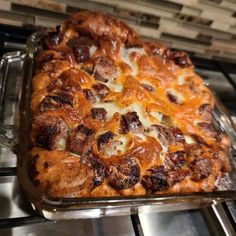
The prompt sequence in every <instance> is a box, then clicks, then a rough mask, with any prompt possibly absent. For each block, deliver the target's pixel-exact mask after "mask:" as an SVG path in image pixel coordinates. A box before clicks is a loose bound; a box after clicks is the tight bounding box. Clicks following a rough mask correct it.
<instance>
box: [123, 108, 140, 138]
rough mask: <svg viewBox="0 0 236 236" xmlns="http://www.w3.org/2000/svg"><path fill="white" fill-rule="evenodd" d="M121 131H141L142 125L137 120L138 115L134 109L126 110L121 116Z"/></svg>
mask: <svg viewBox="0 0 236 236" xmlns="http://www.w3.org/2000/svg"><path fill="white" fill-rule="evenodd" d="M120 125H121V131H122V133H124V134H126V133H128V132H130V131H131V132H142V131H143V129H144V127H143V125H142V123H141V121H140V120H139V117H138V115H137V113H136V112H135V111H133V112H128V113H126V114H125V115H122V116H121V121H120Z"/></svg>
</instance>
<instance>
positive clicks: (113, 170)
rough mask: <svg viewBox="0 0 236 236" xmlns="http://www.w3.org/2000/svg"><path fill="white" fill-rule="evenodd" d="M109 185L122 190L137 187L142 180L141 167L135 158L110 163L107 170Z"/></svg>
mask: <svg viewBox="0 0 236 236" xmlns="http://www.w3.org/2000/svg"><path fill="white" fill-rule="evenodd" d="M106 173H107V179H108V182H109V184H110V185H111V186H112V187H114V188H115V189H118V190H121V189H126V188H129V187H131V186H133V185H135V184H136V183H137V182H138V181H139V178H140V167H139V165H138V163H137V162H136V160H135V159H134V158H133V157H125V158H120V159H117V160H114V161H113V162H110V165H109V166H108V167H107V168H106Z"/></svg>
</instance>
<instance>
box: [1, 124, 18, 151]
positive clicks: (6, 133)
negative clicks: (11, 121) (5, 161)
mask: <svg viewBox="0 0 236 236" xmlns="http://www.w3.org/2000/svg"><path fill="white" fill-rule="evenodd" d="M14 133H15V127H14V125H4V124H1V127H0V147H4V148H7V149H10V150H11V151H13V152H15V151H16V145H17V143H18V139H17V137H16V136H15V134H14ZM13 134H14V135H13Z"/></svg>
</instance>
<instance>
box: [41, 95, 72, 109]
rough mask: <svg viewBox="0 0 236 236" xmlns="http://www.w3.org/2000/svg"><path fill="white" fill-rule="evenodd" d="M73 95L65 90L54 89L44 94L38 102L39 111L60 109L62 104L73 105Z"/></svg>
mask: <svg viewBox="0 0 236 236" xmlns="http://www.w3.org/2000/svg"><path fill="white" fill-rule="evenodd" d="M73 103H74V95H73V94H71V93H69V92H66V91H62V90H59V91H54V92H52V93H50V94H49V95H48V96H46V97H45V98H44V99H43V101H42V102H41V103H40V107H39V109H40V111H41V112H44V111H49V110H57V109H60V108H61V106H63V105H69V106H70V107H73V106H74V104H73Z"/></svg>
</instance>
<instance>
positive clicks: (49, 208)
mask: <svg viewBox="0 0 236 236" xmlns="http://www.w3.org/2000/svg"><path fill="white" fill-rule="evenodd" d="M44 34H45V33H43V32H37V33H35V34H33V35H32V36H31V37H30V38H29V39H28V42H27V50H26V52H22V53H19V55H18V56H19V57H21V58H22V60H23V62H24V76H23V78H22V81H21V82H20V83H19V106H18V109H19V112H18V116H17V117H16V121H15V124H16V130H17V139H18V146H17V157H18V159H17V167H18V176H19V180H20V183H21V186H22V188H23V190H24V192H25V193H26V195H27V197H28V199H29V201H30V202H31V203H32V206H33V207H34V208H35V209H37V210H38V211H39V213H40V214H42V215H43V216H44V217H45V218H48V219H51V220H61V219H73V218H95V217H102V216H114V215H127V214H136V213H147V212H157V211H172V210H183V209H192V208H200V207H205V206H208V205H210V204H216V203H218V202H221V201H226V200H233V199H236V170H235V157H236V156H235V149H236V146H235V145H236V131H235V129H234V128H233V125H232V121H231V119H230V117H229V116H228V114H227V111H226V110H225V108H224V107H223V105H222V104H221V103H220V101H219V100H218V99H217V98H216V99H215V100H216V106H215V110H214V120H215V126H216V127H217V128H218V129H220V130H221V131H223V132H226V133H227V134H228V135H229V136H230V138H231V140H232V148H231V153H230V158H231V166H232V171H231V173H230V175H229V182H228V185H229V186H228V189H227V190H222V191H214V192H208V193H207V192H205V193H191V194H189V193H188V194H178V195H177V194H175V195H173V194H172V195H166V194H162V195H145V196H125V197H124V196H120V197H88V198H51V197H48V196H46V195H45V194H43V193H42V192H39V191H38V190H37V189H36V188H35V186H34V185H33V183H32V182H31V181H30V179H29V176H28V170H27V165H28V160H29V157H28V156H29V150H30V147H31V142H30V131H31V111H30V101H31V80H32V77H33V70H34V58H35V54H36V53H37V52H38V51H39V50H40V49H41V38H42V36H43V35H44ZM9 58H10V55H9ZM3 66H4V62H1V69H2V67H3ZM2 82H3V83H2V84H3V86H2V88H1V90H2V93H1V94H4V93H3V90H4V78H3V79H2ZM1 99H2V95H1ZM6 129H7V127H6ZM0 138H1V139H0V141H1V143H2V144H3V145H5V146H8V147H10V148H14V147H15V145H14V142H15V139H12V140H8V139H6V136H4V135H1V136H0ZM8 141H9V142H8ZM12 141H13V142H12Z"/></svg>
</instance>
